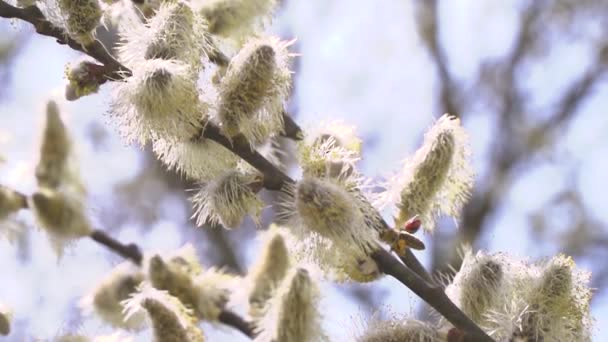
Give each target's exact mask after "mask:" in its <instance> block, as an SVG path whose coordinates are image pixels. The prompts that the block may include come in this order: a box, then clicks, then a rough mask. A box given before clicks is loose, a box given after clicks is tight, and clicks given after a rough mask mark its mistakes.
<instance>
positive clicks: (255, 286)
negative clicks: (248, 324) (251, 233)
mask: <svg viewBox="0 0 608 342" xmlns="http://www.w3.org/2000/svg"><path fill="white" fill-rule="evenodd" d="M264 235H265V236H264V243H263V247H262V254H261V255H260V256H259V257H258V259H257V260H256V261H255V263H254V264H253V266H252V268H251V271H250V272H249V274H248V275H247V277H248V278H249V281H250V282H251V290H250V291H249V315H250V316H251V317H253V318H254V319H259V318H261V317H262V316H263V315H264V313H265V312H266V309H267V308H268V300H269V299H270V298H271V297H272V294H273V292H274V290H275V289H276V288H277V287H279V285H280V284H281V281H282V280H283V279H284V278H285V276H286V275H287V272H288V271H289V268H290V266H291V257H290V255H289V251H288V250H287V246H286V245H285V239H284V238H283V235H282V234H281V233H280V231H279V229H278V228H277V227H276V226H271V228H270V229H269V231H268V232H266V233H265V234H264Z"/></svg>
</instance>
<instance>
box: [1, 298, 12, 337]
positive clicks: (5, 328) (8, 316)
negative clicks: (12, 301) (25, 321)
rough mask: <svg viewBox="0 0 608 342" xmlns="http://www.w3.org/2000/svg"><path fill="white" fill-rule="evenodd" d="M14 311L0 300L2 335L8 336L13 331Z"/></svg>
mask: <svg viewBox="0 0 608 342" xmlns="http://www.w3.org/2000/svg"><path fill="white" fill-rule="evenodd" d="M11 321H12V313H11V311H10V310H9V308H8V307H7V306H6V305H4V304H2V303H1V302H0V335H2V336H7V335H8V334H10V333H11Z"/></svg>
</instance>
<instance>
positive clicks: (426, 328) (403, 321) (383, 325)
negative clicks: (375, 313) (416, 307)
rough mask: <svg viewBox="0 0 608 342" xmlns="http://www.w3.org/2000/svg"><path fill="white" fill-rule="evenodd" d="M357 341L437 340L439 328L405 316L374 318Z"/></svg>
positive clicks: (423, 341) (400, 341) (437, 341)
mask: <svg viewBox="0 0 608 342" xmlns="http://www.w3.org/2000/svg"><path fill="white" fill-rule="evenodd" d="M356 340H357V342H439V341H443V339H442V338H441V335H440V333H439V329H438V328H437V327H435V326H433V325H431V324H430V323H426V322H421V321H417V320H413V319H407V318H397V317H395V318H391V319H389V320H377V319H374V320H372V321H371V322H369V323H368V326H367V327H366V329H365V331H364V332H363V333H362V334H361V335H360V336H358V337H357V339H356Z"/></svg>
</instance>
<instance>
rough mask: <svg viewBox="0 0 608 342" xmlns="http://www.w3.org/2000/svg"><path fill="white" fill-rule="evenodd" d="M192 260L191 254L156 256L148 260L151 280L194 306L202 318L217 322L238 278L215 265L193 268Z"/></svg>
mask: <svg viewBox="0 0 608 342" xmlns="http://www.w3.org/2000/svg"><path fill="white" fill-rule="evenodd" d="M185 251H186V252H187V248H186V250H185ZM186 255H188V254H186ZM188 259H190V257H187V256H186V257H185V258H184V256H179V255H174V256H173V257H167V258H162V257H161V256H159V255H154V256H152V257H151V258H150V259H149V260H148V262H147V263H146V267H147V274H148V278H149V281H150V283H151V284H152V285H153V286H154V287H155V288H157V289H161V290H166V291H168V292H169V293H170V294H171V295H172V296H175V297H177V298H178V299H179V300H180V301H181V302H182V303H183V304H184V305H186V306H188V307H189V308H192V309H193V315H194V316H195V317H197V318H198V319H201V320H205V321H217V320H218V318H219V315H220V313H221V311H222V310H223V308H224V306H225V305H226V303H227V302H228V296H229V295H230V292H231V290H232V288H233V287H234V279H235V278H234V277H233V276H230V275H228V274H226V273H225V272H223V271H222V270H217V269H214V268H211V269H208V270H205V271H202V270H201V269H200V268H199V267H194V268H193V267H192V266H191V265H192V261H188ZM196 264H198V263H196Z"/></svg>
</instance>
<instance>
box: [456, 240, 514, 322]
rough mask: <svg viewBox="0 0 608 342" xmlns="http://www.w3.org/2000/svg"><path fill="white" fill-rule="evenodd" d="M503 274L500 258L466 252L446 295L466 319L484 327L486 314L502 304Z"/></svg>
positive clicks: (503, 295)
mask: <svg viewBox="0 0 608 342" xmlns="http://www.w3.org/2000/svg"><path fill="white" fill-rule="evenodd" d="M505 272H507V271H506V270H505V269H504V266H503V263H502V260H501V259H500V257H496V256H493V255H486V254H484V253H481V252H479V253H477V254H473V252H472V251H470V250H468V251H466V252H465V256H464V258H463V261H462V266H461V267H460V270H459V271H458V273H456V275H455V277H454V279H453V280H452V282H451V283H450V284H449V285H448V286H447V288H446V294H447V295H448V296H449V297H450V299H452V301H454V302H455V303H457V304H458V306H459V307H460V309H461V310H462V311H463V312H464V313H465V314H466V315H467V316H468V317H469V318H471V319H472V320H473V321H474V322H476V323H477V324H483V323H484V319H485V314H486V312H487V311H488V310H492V309H493V308H495V307H497V306H500V305H503V303H504V299H505V296H506V295H507V294H506V293H505V291H507V290H506V289H507V284H506V282H507V279H505Z"/></svg>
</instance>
